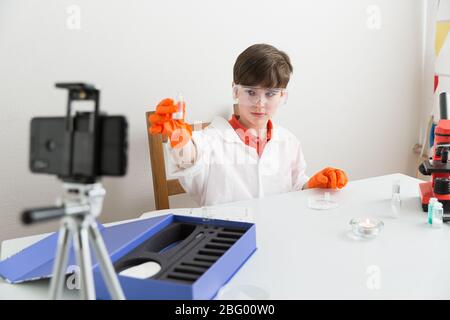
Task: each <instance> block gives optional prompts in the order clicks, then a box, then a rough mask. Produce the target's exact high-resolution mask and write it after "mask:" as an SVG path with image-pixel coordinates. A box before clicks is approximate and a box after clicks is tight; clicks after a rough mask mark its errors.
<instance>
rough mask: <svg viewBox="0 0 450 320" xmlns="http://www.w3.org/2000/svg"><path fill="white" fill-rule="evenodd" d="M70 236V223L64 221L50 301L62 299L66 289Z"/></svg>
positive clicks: (51, 281)
mask: <svg viewBox="0 0 450 320" xmlns="http://www.w3.org/2000/svg"><path fill="white" fill-rule="evenodd" d="M70 235H71V232H70V225H69V221H67V220H66V221H63V223H62V225H61V228H60V230H59V236H58V246H57V249H56V256H55V262H54V265H53V277H52V279H51V280H50V299H53V300H58V299H61V294H62V289H63V288H64V278H65V275H66V272H65V267H66V265H67V259H68V257H69V245H70Z"/></svg>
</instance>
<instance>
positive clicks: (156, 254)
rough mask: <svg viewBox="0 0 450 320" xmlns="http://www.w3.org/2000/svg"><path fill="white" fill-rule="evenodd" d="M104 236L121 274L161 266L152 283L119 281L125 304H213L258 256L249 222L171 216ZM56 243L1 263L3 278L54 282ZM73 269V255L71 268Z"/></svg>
mask: <svg viewBox="0 0 450 320" xmlns="http://www.w3.org/2000/svg"><path fill="white" fill-rule="evenodd" d="M100 231H101V233H102V236H103V239H104V241H105V245H106V247H107V249H108V252H109V255H110V257H111V260H112V262H113V265H114V268H115V270H116V272H117V273H120V272H121V271H122V270H124V269H126V268H129V267H132V266H134V265H138V264H141V263H144V262H146V261H154V262H157V263H158V264H159V265H160V266H161V270H160V271H159V272H158V273H157V274H155V275H154V276H152V277H151V278H148V279H137V278H132V277H127V276H121V275H119V281H120V284H121V286H122V289H123V291H124V293H125V296H126V298H127V299H212V298H214V296H215V295H216V293H217V291H218V290H219V289H220V288H221V287H222V286H223V285H224V284H225V283H226V282H227V281H228V280H229V279H230V278H231V277H232V276H233V275H234V273H236V272H237V271H238V269H239V268H240V267H241V265H242V264H243V263H245V261H246V260H247V259H248V258H249V257H250V256H251V255H252V253H253V252H254V251H255V250H256V232H255V225H254V224H252V223H245V222H235V221H224V220H204V219H202V218H199V217H189V216H178V215H172V214H169V215H165V216H159V217H155V218H149V219H143V220H137V221H133V222H128V223H124V224H120V225H115V226H111V227H107V228H104V227H102V226H100ZM57 238H58V233H53V234H51V235H50V236H48V237H46V238H45V239H43V240H41V241H39V242H37V243H35V244H34V245H32V246H30V247H28V248H26V249H24V250H22V251H21V252H19V253H17V254H15V255H14V256H12V257H10V258H8V259H5V260H4V261H1V262H0V276H1V277H2V278H4V279H5V280H6V281H8V282H10V283H20V282H24V281H30V280H36V279H41V278H48V277H51V275H52V269H53V261H54V255H55V251H56V244H57ZM91 252H93V250H91ZM92 262H93V270H94V280H95V287H96V293H97V298H98V299H110V296H109V293H108V291H107V289H106V286H105V283H104V281H103V278H102V276H101V273H100V268H99V266H98V264H97V262H96V259H95V255H92ZM75 264H76V263H75V257H74V253H73V249H71V252H70V256H69V263H68V266H73V265H75ZM68 270H69V268H68ZM70 270H73V268H70Z"/></svg>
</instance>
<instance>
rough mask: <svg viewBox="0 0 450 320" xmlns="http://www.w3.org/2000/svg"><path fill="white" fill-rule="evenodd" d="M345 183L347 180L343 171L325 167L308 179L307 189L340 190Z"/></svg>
mask: <svg viewBox="0 0 450 320" xmlns="http://www.w3.org/2000/svg"><path fill="white" fill-rule="evenodd" d="M347 182H348V179H347V176H346V174H345V172H344V171H342V170H340V169H336V168H331V167H327V168H325V169H323V170H321V171H319V172H318V173H316V174H315V175H314V176H312V177H311V178H310V179H309V181H308V188H326V189H336V188H339V189H341V188H343V187H344V186H345V185H346V184H347Z"/></svg>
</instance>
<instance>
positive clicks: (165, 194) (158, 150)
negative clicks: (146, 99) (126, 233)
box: [145, 111, 209, 210]
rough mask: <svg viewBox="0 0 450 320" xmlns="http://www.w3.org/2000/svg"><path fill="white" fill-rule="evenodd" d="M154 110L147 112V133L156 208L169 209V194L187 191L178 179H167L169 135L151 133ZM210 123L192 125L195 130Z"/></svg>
mask: <svg viewBox="0 0 450 320" xmlns="http://www.w3.org/2000/svg"><path fill="white" fill-rule="evenodd" d="M153 113H154V111H149V112H146V114H145V118H146V122H147V135H148V150H149V153H150V165H151V169H152V177H153V193H154V196H155V208H156V210H161V209H169V196H173V195H176V194H181V193H185V192H186V191H185V190H184V189H183V187H182V186H181V184H180V182H179V181H178V179H170V180H167V176H166V166H165V159H164V147H163V143H167V141H168V139H167V136H163V135H162V134H151V133H150V131H149V128H150V127H151V123H150V120H149V116H150V115H151V114H153ZM208 125H209V123H202V124H201V128H200V126H199V125H198V124H196V125H195V126H192V129H193V130H202V129H204V128H206V127H207V126H208Z"/></svg>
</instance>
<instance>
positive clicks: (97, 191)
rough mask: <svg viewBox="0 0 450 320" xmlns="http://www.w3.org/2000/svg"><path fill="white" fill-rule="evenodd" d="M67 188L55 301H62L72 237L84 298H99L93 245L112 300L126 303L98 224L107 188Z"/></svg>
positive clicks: (52, 285) (55, 269) (52, 290)
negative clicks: (90, 245)
mask: <svg viewBox="0 0 450 320" xmlns="http://www.w3.org/2000/svg"><path fill="white" fill-rule="evenodd" d="M63 187H64V189H65V191H66V195H65V196H66V198H65V199H63V203H64V206H63V208H64V211H65V214H64V217H63V218H62V222H61V228H60V232H59V238H58V245H57V250H56V258H55V263H54V267H53V278H52V279H51V282H50V296H51V298H52V299H60V298H61V295H62V291H63V286H64V279H65V274H66V272H65V270H66V265H67V260H68V256H69V249H70V242H71V241H70V240H71V239H70V238H71V237H72V239H73V247H74V251H75V258H76V261H77V264H78V266H79V268H80V273H79V275H80V284H81V288H80V297H81V299H85V300H86V299H87V300H93V299H95V297H96V295H95V286H94V277H93V273H92V261H91V254H90V250H89V243H91V244H92V247H93V248H94V252H95V255H96V258H97V261H98V263H99V265H100V270H101V273H102V276H103V279H104V281H105V283H106V286H107V288H108V291H109V293H110V295H111V298H112V299H115V300H124V299H125V296H124V294H123V291H122V288H121V287H120V283H119V279H118V278H117V275H116V273H115V270H114V267H113V265H112V262H111V260H110V259H109V255H108V251H107V250H106V246H105V243H104V242H103V238H102V236H101V234H100V232H99V230H98V228H97V223H96V221H95V218H96V217H98V216H99V215H100V212H101V210H102V206H103V198H104V196H105V193H106V192H105V189H103V187H102V185H101V184H100V183H94V184H76V183H65V184H64V186H63Z"/></svg>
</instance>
